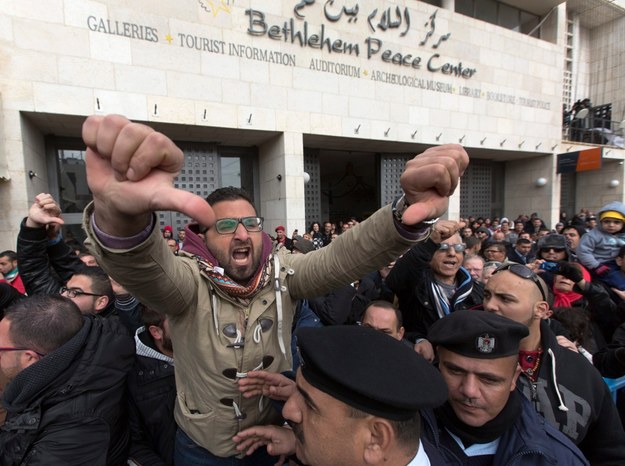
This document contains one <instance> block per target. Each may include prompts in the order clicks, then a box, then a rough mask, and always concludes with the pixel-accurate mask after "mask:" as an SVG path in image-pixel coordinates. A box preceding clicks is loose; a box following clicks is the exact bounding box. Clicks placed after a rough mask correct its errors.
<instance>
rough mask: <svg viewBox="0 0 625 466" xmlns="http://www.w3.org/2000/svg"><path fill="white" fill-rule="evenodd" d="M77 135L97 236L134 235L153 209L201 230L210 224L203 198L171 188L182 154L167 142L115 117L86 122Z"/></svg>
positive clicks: (209, 212) (146, 223) (148, 221)
mask: <svg viewBox="0 0 625 466" xmlns="http://www.w3.org/2000/svg"><path fill="white" fill-rule="evenodd" d="M82 136H83V140H84V142H85V144H86V145H87V157H86V165H87V183H88V184H89V188H90V189H91V192H92V193H93V200H94V207H95V219H94V220H95V223H96V224H97V227H98V229H99V230H101V231H102V232H104V233H106V234H108V235H111V236H117V237H129V236H134V235H136V234H138V233H140V232H141V231H142V230H144V229H145V228H146V227H148V226H149V225H150V224H151V222H152V217H151V213H152V212H154V211H157V210H173V211H176V212H181V213H183V214H185V215H188V216H189V217H191V218H193V219H195V220H196V221H197V222H199V223H200V224H202V225H204V226H210V225H211V224H212V223H213V220H214V214H213V211H212V209H211V208H210V206H209V205H208V204H207V203H206V201H205V200H204V199H202V198H201V197H199V196H197V195H195V194H192V193H189V192H186V191H183V190H180V189H176V188H174V186H173V181H174V179H175V178H176V176H177V175H178V173H180V169H181V167H182V165H183V163H184V155H183V153H182V151H181V150H180V149H179V148H178V147H177V146H176V145H175V144H174V142H173V141H172V140H171V139H169V138H167V137H166V136H164V135H163V134H161V133H158V132H156V131H154V130H153V129H152V128H150V127H148V126H145V125H142V124H139V123H133V122H131V121H129V120H128V119H126V118H124V117H122V116H119V115H108V116H105V117H101V116H91V117H89V118H87V120H86V121H85V123H84V124H83V127H82Z"/></svg>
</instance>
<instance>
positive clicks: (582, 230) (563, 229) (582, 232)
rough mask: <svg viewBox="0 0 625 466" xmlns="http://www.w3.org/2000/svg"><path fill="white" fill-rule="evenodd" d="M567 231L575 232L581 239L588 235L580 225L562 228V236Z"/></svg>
mask: <svg viewBox="0 0 625 466" xmlns="http://www.w3.org/2000/svg"><path fill="white" fill-rule="evenodd" d="M566 230H575V231H576V232H577V234H578V235H579V236H580V237H582V236H584V235H585V234H586V230H585V229H584V228H582V227H581V226H579V225H567V226H565V227H564V228H562V232H561V233H560V234H563V233H564V232H565V231H566Z"/></svg>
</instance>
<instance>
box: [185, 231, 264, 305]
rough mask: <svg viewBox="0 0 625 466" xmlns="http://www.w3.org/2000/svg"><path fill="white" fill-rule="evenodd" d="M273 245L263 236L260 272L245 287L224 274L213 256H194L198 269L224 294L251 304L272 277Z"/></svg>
mask: <svg viewBox="0 0 625 466" xmlns="http://www.w3.org/2000/svg"><path fill="white" fill-rule="evenodd" d="M271 250H272V243H271V239H270V238H269V237H268V236H267V235H265V234H263V253H262V258H261V263H260V265H259V267H258V270H256V272H255V273H254V275H253V276H252V278H251V279H250V281H249V282H248V284H247V285H245V286H243V285H240V284H238V283H237V282H235V281H234V280H233V279H232V278H230V277H229V276H228V275H226V274H225V273H224V270H223V269H222V268H221V267H219V266H218V265H217V264H218V262H217V259H215V257H213V255H212V254H211V253H210V252H208V251H205V252H204V254H205V255H206V256H207V257H202V256H200V255H197V254H195V255H193V258H194V259H195V261H196V262H197V264H198V267H199V268H200V270H201V271H202V272H204V274H206V276H207V277H208V278H209V279H210V280H211V281H212V282H213V283H214V284H215V285H216V286H217V287H218V288H220V289H221V290H222V291H223V292H224V293H226V294H227V295H228V296H230V297H231V298H233V299H234V300H236V301H237V302H240V303H241V304H245V305H247V304H249V301H250V299H251V298H253V297H254V295H255V294H256V293H258V292H259V291H260V290H262V289H263V287H264V286H265V285H266V284H267V283H268V282H269V279H270V277H271V259H272V258H273V255H272V254H271Z"/></svg>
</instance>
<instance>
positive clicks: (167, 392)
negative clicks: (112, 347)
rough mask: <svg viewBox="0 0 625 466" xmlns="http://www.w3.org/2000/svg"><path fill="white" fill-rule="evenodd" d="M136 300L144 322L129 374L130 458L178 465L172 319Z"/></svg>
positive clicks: (154, 465)
mask: <svg viewBox="0 0 625 466" xmlns="http://www.w3.org/2000/svg"><path fill="white" fill-rule="evenodd" d="M133 300H134V303H135V305H137V306H138V307H139V308H140V312H141V317H142V320H143V323H144V325H143V326H141V327H139V328H138V329H136V332H135V345H136V356H135V363H134V366H133V368H132V370H131V371H130V374H129V375H128V395H129V404H130V411H129V418H130V451H129V458H130V459H132V460H133V461H134V462H136V463H137V464H141V465H148V464H149V465H151V466H169V465H173V464H174V443H175V438H176V429H177V426H176V421H174V404H175V402H176V380H175V378H174V350H173V346H172V343H171V337H170V333H169V321H168V317H167V316H165V315H163V314H159V313H158V312H156V311H154V310H152V309H150V308H148V307H146V306H144V305H142V304H139V303H138V302H137V301H136V300H135V299H134V298H133ZM118 310H119V307H118ZM119 311H120V315H121V314H122V311H121V310H119Z"/></svg>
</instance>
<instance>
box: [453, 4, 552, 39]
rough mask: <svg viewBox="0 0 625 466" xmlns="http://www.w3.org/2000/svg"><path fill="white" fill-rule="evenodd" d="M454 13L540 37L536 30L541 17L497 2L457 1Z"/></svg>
mask: <svg viewBox="0 0 625 466" xmlns="http://www.w3.org/2000/svg"><path fill="white" fill-rule="evenodd" d="M454 5H455V6H454V11H455V12H456V13H458V14H461V15H464V16H469V17H471V18H475V19H479V20H481V21H486V22H487V23H491V24H497V25H498V26H501V27H504V28H506V29H510V30H511V31H516V32H520V33H522V34H529V33H530V32H532V31H534V32H533V33H532V34H531V36H532V37H536V38H538V37H539V31H538V30H534V28H536V26H538V24H539V22H540V17H539V16H537V15H534V14H532V13H528V12H526V11H523V10H520V9H518V8H515V7H513V6H510V5H507V4H505V3H502V2H498V1H497V0H456V2H455V4H454Z"/></svg>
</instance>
